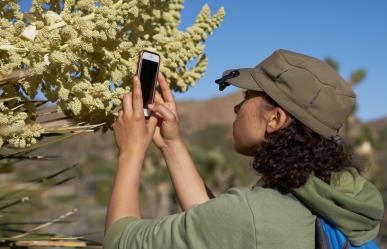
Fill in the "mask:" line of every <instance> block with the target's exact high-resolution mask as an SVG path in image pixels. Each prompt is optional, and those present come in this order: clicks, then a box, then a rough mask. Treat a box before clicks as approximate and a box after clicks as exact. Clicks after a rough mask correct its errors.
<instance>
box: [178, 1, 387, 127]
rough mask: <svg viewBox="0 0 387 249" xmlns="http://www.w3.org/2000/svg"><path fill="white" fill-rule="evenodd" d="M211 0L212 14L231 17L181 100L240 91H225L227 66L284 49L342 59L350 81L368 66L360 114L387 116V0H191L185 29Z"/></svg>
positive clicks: (249, 63)
mask: <svg viewBox="0 0 387 249" xmlns="http://www.w3.org/2000/svg"><path fill="white" fill-rule="evenodd" d="M205 3H208V4H209V6H210V8H211V10H212V12H215V11H216V10H217V9H218V8H219V7H220V6H224V8H225V10H226V16H225V19H224V21H223V23H222V25H221V26H220V27H219V29H217V30H215V32H214V34H213V35H212V36H210V37H209V39H208V40H207V42H206V44H207V46H206V50H205V53H206V55H207V56H208V58H209V64H208V68H207V71H206V73H205V75H204V77H203V78H202V79H201V80H200V81H198V82H197V85H196V86H195V87H192V88H191V89H190V90H189V91H188V92H186V93H184V94H179V93H174V94H175V98H176V99H177V100H184V99H208V98H211V97H214V96H221V95H224V94H228V93H231V92H235V91H237V90H239V89H238V88H236V87H233V86H230V87H228V88H226V89H225V90H224V91H222V92H220V91H219V90H218V87H217V85H216V84H215V83H214V80H215V79H216V78H218V77H219V76H220V75H221V74H222V72H223V71H224V70H225V69H229V68H238V67H254V66H255V65H256V64H258V63H259V62H260V61H261V60H263V59H264V58H266V57H267V56H269V55H270V54H271V53H272V52H273V51H274V50H275V49H277V48H284V49H289V50H293V51H296V52H300V53H305V54H308V55H311V56H314V57H317V58H320V59H324V58H326V57H332V58H334V59H336V60H337V61H338V62H339V66H340V74H341V75H342V76H343V77H344V78H345V79H348V78H349V75H350V74H351V72H353V71H354V70H356V69H358V68H364V69H366V70H367V77H366V78H365V80H364V81H363V82H362V83H361V84H359V85H357V86H355V88H354V91H355V92H356V94H357V100H358V104H359V109H358V112H357V114H358V117H359V118H360V119H361V120H363V121H369V120H373V119H378V118H381V117H384V116H387V79H386V78H387V77H386V74H387V28H386V24H387V12H386V10H387V2H386V1H382V0H378V1H372V0H371V1H349V0H342V1H333V0H325V1H310V0H309V1H308V0H293V1H285V0H283V1H279V0H271V1H253V0H250V1H247V0H246V1H244V0H240V1H235V0H223V1H217V0H213V1H202V0H195V1H193V0H191V1H185V8H184V9H183V11H182V12H181V14H182V23H181V28H182V29H184V28H185V27H186V26H189V25H191V24H192V23H193V21H194V20H195V17H196V14H197V13H198V12H199V11H200V9H201V7H202V6H203V5H204V4H205Z"/></svg>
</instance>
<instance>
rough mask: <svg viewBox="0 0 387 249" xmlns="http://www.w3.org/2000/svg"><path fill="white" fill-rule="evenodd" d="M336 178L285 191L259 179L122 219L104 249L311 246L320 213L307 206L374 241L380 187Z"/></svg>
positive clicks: (347, 176)
mask: <svg viewBox="0 0 387 249" xmlns="http://www.w3.org/2000/svg"><path fill="white" fill-rule="evenodd" d="M333 178H336V179H337V181H336V182H335V184H331V185H328V184H326V183H324V182H323V181H321V180H319V179H318V178H317V177H315V176H313V175H312V176H311V177H310V178H309V180H308V182H307V183H306V184H305V185H304V186H302V187H301V188H298V189H295V190H292V192H291V193H288V194H286V195H284V194H281V193H280V192H278V191H277V190H274V189H270V188H263V187H261V186H260V184H259V182H258V183H257V184H256V185H255V186H253V187H252V188H251V189H249V188H247V187H233V188H230V189H229V190H228V191H227V192H225V193H223V194H221V195H219V196H218V197H217V198H214V199H211V200H209V201H207V202H205V203H202V204H196V205H194V206H191V207H190V208H189V209H187V210H186V211H185V212H181V213H177V214H172V215H168V216H164V217H160V218H154V219H138V218H136V217H131V216H127V217H123V218H120V219H118V220H117V221H115V222H114V223H113V224H112V226H111V227H110V228H109V229H108V230H107V232H106V235H105V238H104V248H105V249H124V248H125V249H126V248H128V249H129V248H130V249H140V248H142V249H151V248H168V249H169V248H176V249H185V248H192V249H201V248H222V249H228V248H230V249H231V248H232V249H236V248H238V249H239V248H240V249H248V248H255V249H268V248H270V249H271V248H276V249H282V248H284V249H285V248H286V249H293V248H294V249H296V248H297V249H303V248H308V249H312V248H314V246H315V244H314V229H315V219H316V216H315V215H314V214H313V212H311V211H310V209H309V208H311V209H313V210H314V211H315V212H318V213H320V214H321V215H323V216H324V217H326V218H327V219H329V220H330V221H332V222H334V223H335V224H337V225H339V227H341V228H343V230H344V232H345V233H346V234H347V235H349V237H350V239H351V241H352V242H355V243H363V242H365V241H366V240H368V239H373V238H374V237H375V236H376V235H377V233H378V230H379V225H380V221H381V219H382V216H383V212H384V208H383V203H382V198H381V196H380V193H379V191H378V190H377V189H376V188H375V187H374V186H373V185H372V184H371V183H369V182H368V181H366V180H365V179H364V178H363V177H361V176H359V175H358V174H357V173H356V172H355V170H349V171H345V172H344V173H342V174H336V175H334V177H333ZM295 196H297V197H295ZM300 199H301V200H302V201H301V202H300V201H299V200H300ZM302 203H304V204H306V205H309V208H306V207H305V206H304V204H302Z"/></svg>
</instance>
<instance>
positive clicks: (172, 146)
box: [160, 138, 185, 154]
mask: <svg viewBox="0 0 387 249" xmlns="http://www.w3.org/2000/svg"><path fill="white" fill-rule="evenodd" d="M184 146H185V145H184V142H183V140H182V139H180V138H179V139H176V140H173V141H169V142H167V143H166V144H165V145H164V146H163V147H161V148H160V150H161V152H162V153H163V154H167V153H170V152H174V151H176V150H177V149H181V148H182V147H184Z"/></svg>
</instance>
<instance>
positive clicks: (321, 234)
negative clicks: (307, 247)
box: [315, 216, 331, 249]
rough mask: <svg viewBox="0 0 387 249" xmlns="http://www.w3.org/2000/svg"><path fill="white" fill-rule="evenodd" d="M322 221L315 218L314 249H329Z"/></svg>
mask: <svg viewBox="0 0 387 249" xmlns="http://www.w3.org/2000/svg"><path fill="white" fill-rule="evenodd" d="M323 223H324V221H323V220H322V219H321V218H320V217H318V216H317V218H316V231H315V237H316V238H315V244H316V246H315V248H316V249H331V246H330V242H329V238H328V235H327V234H326V233H325V231H324V227H323Z"/></svg>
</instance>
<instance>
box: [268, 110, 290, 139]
mask: <svg viewBox="0 0 387 249" xmlns="http://www.w3.org/2000/svg"><path fill="white" fill-rule="evenodd" d="M268 117H269V118H268V120H267V125H266V131H267V133H272V132H275V131H276V130H279V129H281V128H283V127H285V126H287V125H288V124H289V123H290V121H291V118H290V116H289V115H288V114H287V113H286V112H285V111H284V110H283V109H282V108H280V107H275V108H274V109H273V110H271V111H270V114H269V115H268Z"/></svg>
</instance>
